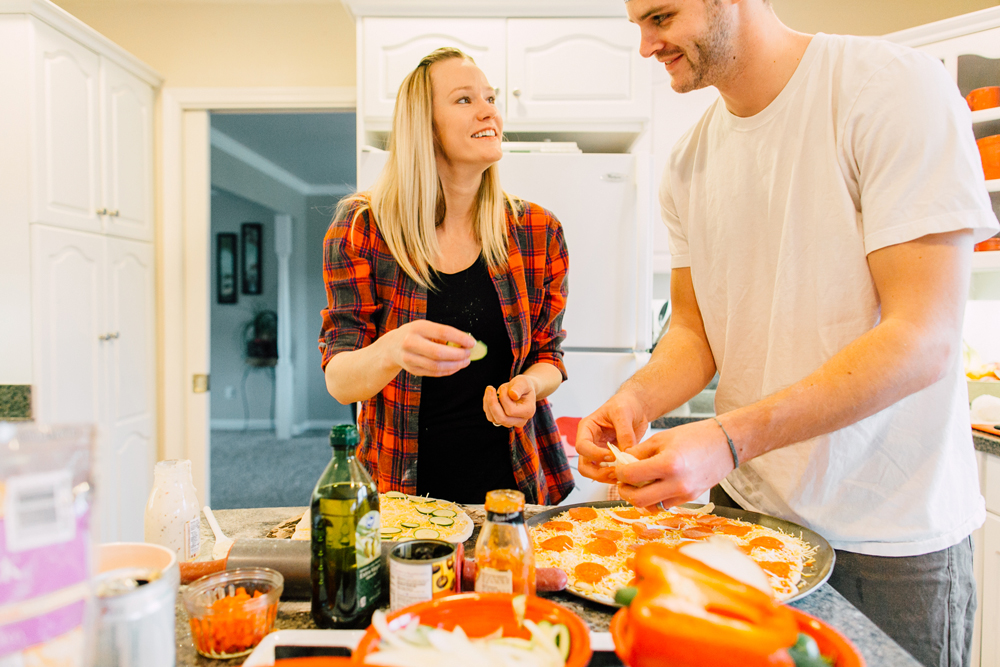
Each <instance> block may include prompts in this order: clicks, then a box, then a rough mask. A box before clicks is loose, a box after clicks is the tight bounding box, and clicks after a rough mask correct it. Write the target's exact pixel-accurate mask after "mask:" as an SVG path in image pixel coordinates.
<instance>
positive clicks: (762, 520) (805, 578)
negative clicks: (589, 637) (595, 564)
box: [526, 500, 837, 607]
mask: <svg viewBox="0 0 1000 667" xmlns="http://www.w3.org/2000/svg"><path fill="white" fill-rule="evenodd" d="M574 507H593V508H603V507H631V505H629V503H627V502H625V501H623V500H604V501H599V502H593V503H578V504H576V505H560V506H558V507H553V508H552V509H550V510H545V511H544V512H539V513H538V514H536V515H534V516H533V517H531V518H530V519H528V520H527V521H526V523H527V524H528V527H529V528H532V527H534V526H538V525H540V524H543V523H545V522H546V521H551V520H552V519H554V518H555V517H556V516H558V515H560V514H562V513H563V512H566V511H569V510H570V509H572V508H574ZM682 507H685V508H687V509H695V510H696V509H700V508H701V507H702V505H700V504H698V503H687V504H685V505H682ZM711 513H712V514H715V515H717V516H721V517H725V518H726V519H739V520H740V521H745V522H747V523H754V524H757V525H759V526H764V527H765V528H773V529H775V530H778V531H781V532H783V533H788V534H789V535H794V536H796V537H800V538H801V539H802V540H803V541H805V542H806V543H808V544H809V545H810V546H811V547H814V548H815V549H816V553H815V555H814V556H813V562H812V564H810V565H806V566H805V567H804V568H803V569H802V582H801V583H800V584H799V592H798V593H796V594H795V595H793V596H792V597H790V598H788V599H787V600H782V602H783V603H788V602H795V601H796V600H801V599H802V598H804V597H805V596H807V595H809V594H810V593H812V592H813V591H814V590H816V589H817V588H819V587H820V586H822V585H823V584H824V583H826V580H827V579H829V578H830V575H831V574H833V565H834V562H835V561H836V558H837V555H836V554H835V553H834V551H833V547H831V546H830V543H829V542H827V541H826V538H824V537H823V536H822V535H820V534H819V533H817V532H816V531H814V530H810V529H808V528H806V527H805V526H800V525H799V524H797V523H792V522H791V521H785V520H784V519H779V518H777V517H774V516H770V515H768V514H760V513H758V512H750V511H748V510H744V509H734V508H731V507H716V508H714V509H713V510H712V512H711ZM566 592H567V593H570V594H572V595H575V596H577V597H580V598H584V599H586V600H591V601H593V602H600V603H601V604H609V602H608V600H607V598H605V597H604V596H600V595H587V594H586V593H582V592H580V591H575V590H573V589H571V588H567V589H566ZM611 606H615V607H617V606H619V605H614V604H613V605H611Z"/></svg>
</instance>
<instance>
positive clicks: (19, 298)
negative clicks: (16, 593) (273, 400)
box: [0, 0, 161, 541]
mask: <svg viewBox="0 0 1000 667" xmlns="http://www.w3.org/2000/svg"><path fill="white" fill-rule="evenodd" d="M0 81H3V83H4V85H3V86H0V147H2V148H0V155H2V157H3V160H2V166H0V240H2V243H0V305H2V307H3V308H2V313H3V314H2V315H0V322H2V325H0V349H3V361H0V384H17V385H25V384H28V385H30V386H31V388H32V410H33V416H34V418H35V419H36V420H37V421H39V422H43V423H70V422H82V423H88V424H94V425H96V426H97V441H98V450H97V457H96V464H95V465H96V475H97V496H98V501H99V508H100V535H101V539H102V540H104V541H113V540H127V541H130V540H137V541H141V540H142V534H143V533H142V511H143V506H144V504H145V501H146V498H147V496H148V493H149V488H150V485H151V483H152V479H151V477H152V474H151V473H152V466H153V464H154V462H155V461H156V457H157V443H156V438H155V433H156V420H155V411H156V389H155V387H156V376H155V374H156V356H155V355H156V345H155V340H156V339H155V310H154V309H155V297H154V294H155V292H154V290H155V280H154V278H155V266H154V261H153V258H154V256H155V252H154V248H153V244H152V240H153V220H154V217H153V212H154V201H153V103H154V91H155V88H156V87H157V86H159V84H160V82H161V79H160V77H159V75H157V74H156V73H155V72H153V71H152V70H151V69H149V68H148V67H146V66H145V65H143V64H142V63H141V62H139V61H137V60H135V59H134V58H133V57H132V56H130V55H129V54H127V53H125V52H124V51H123V50H122V49H120V48H119V47H117V46H116V45H114V44H112V43H111V42H109V41H108V40H107V39H106V38H104V37H102V36H101V35H99V34H98V33H97V32H95V31H94V30H92V29H91V28H89V27H87V26H86V25H84V24H83V23H81V22H79V21H78V20H76V19H74V18H73V17H72V16H70V15H69V14H67V13H66V12H64V11H63V10H61V9H59V8H58V7H56V6H55V5H54V4H52V3H51V2H48V1H47V0H33V1H32V2H30V3H26V2H19V1H13V0H0ZM10 360H16V363H11V361H10Z"/></svg>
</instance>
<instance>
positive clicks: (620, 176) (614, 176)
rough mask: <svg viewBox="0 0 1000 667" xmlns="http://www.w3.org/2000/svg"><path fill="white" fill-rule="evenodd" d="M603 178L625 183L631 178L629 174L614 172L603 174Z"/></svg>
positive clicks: (603, 179)
mask: <svg viewBox="0 0 1000 667" xmlns="http://www.w3.org/2000/svg"><path fill="white" fill-rule="evenodd" d="M601 180H602V181H610V182H612V183H624V182H626V181H628V180H629V175H628V174H620V173H615V172H612V173H610V174H604V175H602V176H601Z"/></svg>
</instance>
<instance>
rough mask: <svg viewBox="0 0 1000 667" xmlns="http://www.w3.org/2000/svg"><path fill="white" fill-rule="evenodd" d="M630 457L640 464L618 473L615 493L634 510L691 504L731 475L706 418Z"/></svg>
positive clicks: (660, 436) (725, 451)
mask: <svg viewBox="0 0 1000 667" xmlns="http://www.w3.org/2000/svg"><path fill="white" fill-rule="evenodd" d="M629 453H630V454H632V455H633V456H635V457H636V458H638V459H640V460H639V461H638V462H636V463H630V464H627V465H623V466H622V467H621V468H619V469H618V480H619V482H620V484H619V486H618V492H619V493H620V494H621V497H622V499H623V500H627V501H628V502H630V503H632V504H633V505H635V506H636V507H649V506H651V505H655V504H656V503H659V502H662V503H663V506H664V507H672V506H674V505H680V504H681V503H686V502H690V501H692V500H694V499H695V498H697V497H698V496H700V495H701V494H703V493H704V492H705V491H707V490H708V489H710V488H712V486H714V485H715V484H718V483H719V482H720V481H721V480H722V479H723V478H725V476H726V475H728V474H729V473H730V472H731V471H732V470H733V456H732V453H731V452H730V451H729V444H728V442H727V441H726V436H725V434H723V432H722V429H721V428H719V425H718V424H716V423H715V421H714V420H711V419H705V420H702V421H699V422H693V423H691V424H684V425H683V426H675V427H674V428H672V429H669V430H666V431H663V432H662V433H657V434H656V435H653V436H651V437H650V438H649V439H648V440H645V441H643V442H640V443H639V444H637V445H636V446H634V447H632V448H631V449H629ZM581 461H582V459H581ZM581 472H582V468H581ZM643 482H647V483H648V484H647V485H646V486H643V487H642V488H637V487H636V486H635V485H636V484H641V483H643Z"/></svg>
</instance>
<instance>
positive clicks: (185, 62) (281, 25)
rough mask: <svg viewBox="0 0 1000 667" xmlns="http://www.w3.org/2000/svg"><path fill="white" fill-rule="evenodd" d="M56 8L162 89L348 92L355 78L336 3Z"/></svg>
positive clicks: (133, 3) (66, 4) (131, 3)
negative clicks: (150, 73)
mask: <svg viewBox="0 0 1000 667" xmlns="http://www.w3.org/2000/svg"><path fill="white" fill-rule="evenodd" d="M55 3H56V4H57V5H59V6H60V7H62V8H63V9H65V10H66V11H68V12H69V13H70V14H73V15H74V16H76V17H77V18H79V19H80V20H81V21H83V22H84V23H86V24H87V25H89V26H90V27H92V28H94V29H95V30H97V31H98V32H100V33H101V34H103V35H104V36H106V37H108V38H109V39H110V40H111V41H113V42H115V43H116V44H118V45H119V46H121V47H122V48H124V49H125V50H126V51H129V52H130V53H132V54H133V55H135V56H136V57H138V58H139V59H140V60H142V61H143V62H145V63H146V64H147V65H149V66H150V67H152V68H153V69H155V70H157V71H158V72H159V73H160V74H161V75H163V76H164V78H165V81H164V85H166V86H185V87H187V86H198V87H229V86H234V87H242V86H353V85H354V80H355V78H356V76H355V65H354V63H355V58H354V42H355V39H354V20H353V19H352V18H351V16H350V14H348V12H347V10H346V9H345V8H344V7H343V5H341V4H340V2H338V1H337V0H330V1H329V2H296V1H295V0H288V1H286V2H280V3H261V2H223V3H219V2H178V1H176V0H175V1H172V2H169V1H168V2H147V1H140V0H55Z"/></svg>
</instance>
